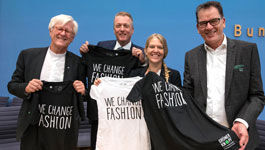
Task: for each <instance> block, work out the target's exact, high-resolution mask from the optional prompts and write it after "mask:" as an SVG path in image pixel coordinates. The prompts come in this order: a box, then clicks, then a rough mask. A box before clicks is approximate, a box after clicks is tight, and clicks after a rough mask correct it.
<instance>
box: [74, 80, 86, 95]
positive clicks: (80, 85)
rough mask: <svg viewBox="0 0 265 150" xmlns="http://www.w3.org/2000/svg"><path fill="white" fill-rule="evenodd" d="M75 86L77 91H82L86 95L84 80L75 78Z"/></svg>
mask: <svg viewBox="0 0 265 150" xmlns="http://www.w3.org/2000/svg"><path fill="white" fill-rule="evenodd" d="M73 86H74V88H75V90H76V92H77V93H80V94H82V95H85V91H86V89H85V85H84V83H83V82H82V81H79V80H75V81H74V83H73Z"/></svg>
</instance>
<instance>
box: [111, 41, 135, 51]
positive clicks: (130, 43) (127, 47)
mask: <svg viewBox="0 0 265 150" xmlns="http://www.w3.org/2000/svg"><path fill="white" fill-rule="evenodd" d="M131 46H132V42H131V41H130V42H129V43H128V44H126V45H124V46H121V45H120V43H119V42H118V41H116V45H115V47H114V50H117V49H118V48H123V49H127V50H131Z"/></svg>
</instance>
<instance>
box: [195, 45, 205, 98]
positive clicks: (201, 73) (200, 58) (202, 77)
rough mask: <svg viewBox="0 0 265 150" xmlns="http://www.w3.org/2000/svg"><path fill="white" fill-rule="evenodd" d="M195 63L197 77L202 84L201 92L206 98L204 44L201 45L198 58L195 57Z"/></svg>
mask: <svg viewBox="0 0 265 150" xmlns="http://www.w3.org/2000/svg"><path fill="white" fill-rule="evenodd" d="M197 64H198V71H199V78H200V81H201V86H202V92H203V95H204V97H205V100H206V97H207V96H206V95H207V74H206V71H207V68H206V51H205V49H204V45H203V44H202V45H201V49H200V50H199V52H198V58H197Z"/></svg>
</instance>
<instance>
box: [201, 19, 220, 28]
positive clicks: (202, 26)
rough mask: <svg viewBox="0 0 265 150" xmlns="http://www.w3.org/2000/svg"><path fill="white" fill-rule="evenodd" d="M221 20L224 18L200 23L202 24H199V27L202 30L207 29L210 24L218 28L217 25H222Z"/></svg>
mask: <svg viewBox="0 0 265 150" xmlns="http://www.w3.org/2000/svg"><path fill="white" fill-rule="evenodd" d="M221 19H222V18H214V19H211V20H208V21H200V22H198V26H199V27H200V28H205V27H206V26H207V24H208V23H210V25H212V26H216V25H218V24H219V23H220V20H221Z"/></svg>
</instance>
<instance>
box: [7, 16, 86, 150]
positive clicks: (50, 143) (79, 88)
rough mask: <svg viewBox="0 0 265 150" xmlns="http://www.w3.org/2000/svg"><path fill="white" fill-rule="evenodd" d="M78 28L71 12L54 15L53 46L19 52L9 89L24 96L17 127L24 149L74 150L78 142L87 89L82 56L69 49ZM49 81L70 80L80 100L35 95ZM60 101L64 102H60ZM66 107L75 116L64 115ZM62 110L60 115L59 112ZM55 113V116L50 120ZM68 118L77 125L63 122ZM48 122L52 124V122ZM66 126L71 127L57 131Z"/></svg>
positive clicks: (51, 26) (59, 90) (62, 81)
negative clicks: (79, 125)
mask: <svg viewBox="0 0 265 150" xmlns="http://www.w3.org/2000/svg"><path fill="white" fill-rule="evenodd" d="M77 30H78V24H77V22H76V21H75V20H74V19H73V18H72V17H71V16H69V15H64V14H61V15H57V16H54V17H53V18H51V20H50V23H49V34H50V37H51V44H50V46H49V47H44V48H30V49H26V50H23V51H21V53H20V54H19V56H18V60H17V64H16V70H15V71H14V73H13V76H12V80H11V81H10V82H9V83H8V91H9V92H10V93H11V94H13V95H15V96H17V97H20V98H22V99H23V103H22V106H21V110H20V113H19V116H18V127H17V139H18V140H21V150H36V149H38V150H42V149H49V150H51V149H57V150H58V149H62V150H66V149H69V150H70V149H71V150H72V149H73V148H74V147H75V146H76V144H77V136H78V125H76V124H78V121H79V120H80V117H81V118H83V117H84V108H83V103H82V98H83V96H82V95H85V92H86V90H85V85H84V83H85V75H84V67H83V66H82V64H81V61H80V57H78V56H77V55H75V54H73V53H71V52H69V51H68V50H67V49H68V46H69V45H70V43H71V42H72V41H73V39H74V37H75V35H76V33H77ZM47 82H48V83H56V84H58V83H64V82H70V87H71V88H70V90H72V91H73V92H72V93H75V94H76V95H78V96H77V97H78V101H77V102H76V100H71V99H70V101H71V102H69V104H65V99H66V98H68V97H63V98H58V97H57V95H59V94H57V95H56V96H53V93H52V94H50V95H48V96H50V97H51V99H52V98H54V97H56V100H53V101H51V100H50V98H46V99H42V100H39V99H40V97H39V98H38V99H36V96H35V95H36V94H39V93H40V92H43V91H44V88H45V86H44V85H45V84H47ZM58 85H59V84H58ZM52 87H54V89H55V87H56V86H49V87H48V90H49V88H51V89H52ZM57 87H59V86H57ZM61 91H63V89H60V88H58V90H57V91H56V92H61ZM61 95H63V94H61ZM79 95H80V96H79ZM54 101H55V102H54ZM47 102H48V103H47ZM51 103H52V104H51ZM58 103H60V105H62V104H61V103H64V104H63V105H62V106H60V105H58ZM46 104H47V108H45V106H46ZM48 106H49V107H48ZM63 108H65V110H67V111H68V112H67V111H66V114H67V115H71V116H66V117H64V118H61V119H60V117H61V115H62V113H60V112H62V111H63V110H62V109H63ZM65 110H64V111H65ZM45 112H46V114H45ZM58 112H59V113H58ZM58 114H59V116H56V115H58ZM42 115H43V116H42ZM72 116H73V118H72ZM76 116H77V117H76ZM42 117H43V118H42ZM52 117H53V118H55V119H53V120H52V119H50V120H49V118H52ZM56 118H57V119H56ZM58 118H59V119H60V120H59V119H58ZM67 120H68V121H69V120H70V122H72V123H73V122H74V125H72V126H71V125H70V123H69V126H68V125H67V124H65V126H63V125H62V121H64V123H65V121H67ZM76 122H77V123H76ZM47 123H49V124H50V125H49V126H48V124H47ZM57 123H58V124H57ZM51 124H53V126H51ZM59 125H60V126H59ZM64 128H69V130H60V131H59V132H58V131H57V130H58V129H64ZM72 128H75V130H73V129H72ZM69 131H70V133H69ZM47 132H49V133H47ZM72 132H74V134H73V133H72ZM76 132H77V133H76ZM54 133H58V134H54ZM60 134H63V138H60V137H61V136H62V135H60ZM69 135H71V138H73V137H74V139H72V141H74V142H71V141H67V140H66V139H67V136H69ZM68 139H69V138H68Z"/></svg>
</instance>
